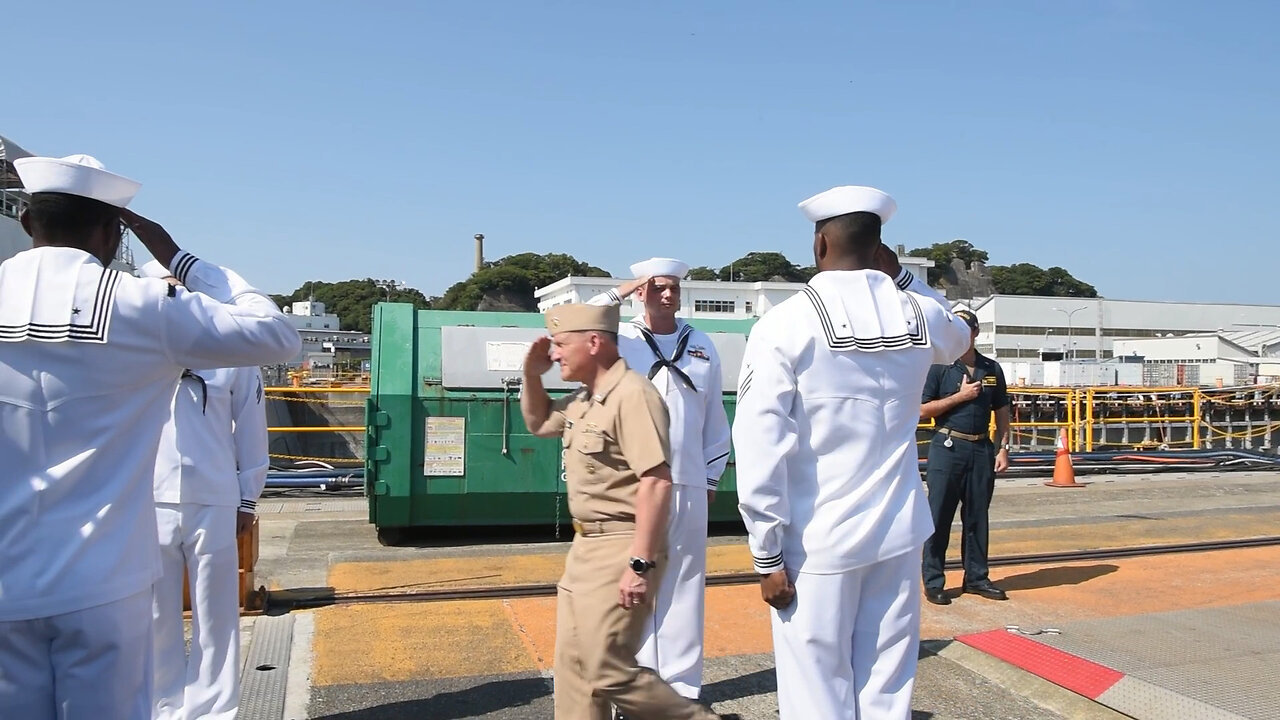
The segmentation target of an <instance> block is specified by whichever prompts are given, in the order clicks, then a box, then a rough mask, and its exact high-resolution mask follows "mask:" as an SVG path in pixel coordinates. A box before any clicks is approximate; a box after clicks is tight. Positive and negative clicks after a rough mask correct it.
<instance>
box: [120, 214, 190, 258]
mask: <svg viewBox="0 0 1280 720" xmlns="http://www.w3.org/2000/svg"><path fill="white" fill-rule="evenodd" d="M120 222H122V223H124V226H125V227H127V228H129V230H130V231H131V232H133V234H134V235H135V236H136V237H137V238H138V240H139V241H140V242H141V243H142V244H143V246H145V247H146V248H147V252H149V253H151V256H152V257H154V258H155V259H156V261H157V262H159V263H160V264H161V265H163V266H165V267H169V264H170V263H172V262H173V258H174V256H175V255H177V254H178V244H177V243H175V242H174V241H173V238H172V237H171V236H170V235H169V231H168V230H165V229H164V228H163V227H161V226H160V224H159V223H156V222H152V221H150V220H148V219H146V218H144V217H142V216H141V215H139V214H138V213H136V212H134V211H132V210H129V209H127V208H120Z"/></svg>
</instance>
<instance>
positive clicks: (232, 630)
mask: <svg viewBox="0 0 1280 720" xmlns="http://www.w3.org/2000/svg"><path fill="white" fill-rule="evenodd" d="M141 272H142V275H143V276H144V277H155V278H161V279H163V280H165V281H166V282H168V283H170V284H172V285H181V283H179V282H178V279H177V278H175V277H173V276H172V275H170V274H169V271H168V270H167V269H166V268H165V267H164V266H163V265H161V264H160V263H158V262H155V261H152V262H149V263H147V264H146V265H144V266H142V268H141ZM175 390H176V391H175V393H174V396H173V407H172V410H171V412H170V416H169V421H168V422H166V423H165V426H164V430H163V432H162V433H161V435H160V448H159V450H158V452H157V454H156V468H155V486H154V487H155V501H156V524H157V525H158V526H159V529H160V559H161V568H162V574H161V576H160V579H159V580H157V581H156V584H155V586H154V587H153V588H152V593H153V602H152V616H153V617H154V618H155V629H154V633H155V653H156V654H155V674H154V677H155V688H154V695H155V703H154V706H153V708H152V713H151V717H152V719H153V720H184V719H185V718H207V719H209V720H234V718H235V716H236V710H237V708H238V706H239V703H240V601H239V587H240V578H239V554H238V552H237V549H238V543H237V542H236V541H237V539H238V538H239V537H241V536H242V535H245V534H246V533H248V532H249V531H250V530H251V529H252V527H253V520H254V512H255V510H256V508H257V505H258V496H259V495H261V494H262V488H263V487H264V486H265V485H266V482H267V470H268V468H269V466H270V458H269V457H268V455H267V413H266V405H265V404H264V402H263V392H262V372H261V371H260V370H259V369H258V368H257V367H252V366H250V367H238V368H217V369H207V370H204V369H197V370H184V371H183V373H182V379H181V380H180V381H179V383H178V386H177V388H176V389H175ZM184 568H185V569H184ZM184 577H186V578H188V582H189V585H190V588H191V657H190V659H188V657H187V651H186V640H185V638H184V636H183V623H182V580H183V578H184Z"/></svg>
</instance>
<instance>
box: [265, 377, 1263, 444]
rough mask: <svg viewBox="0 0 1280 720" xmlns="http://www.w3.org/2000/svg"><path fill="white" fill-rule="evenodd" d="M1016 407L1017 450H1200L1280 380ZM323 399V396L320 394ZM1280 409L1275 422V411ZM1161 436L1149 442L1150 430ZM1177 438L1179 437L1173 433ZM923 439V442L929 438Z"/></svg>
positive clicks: (351, 390) (1108, 392)
mask: <svg viewBox="0 0 1280 720" xmlns="http://www.w3.org/2000/svg"><path fill="white" fill-rule="evenodd" d="M1008 392H1009V396H1010V400H1011V406H1010V423H1009V435H1010V437H1009V440H1008V442H1009V443H1010V444H1011V445H1013V446H1014V447H1015V448H1018V447H1022V448H1029V449H1035V448H1052V447H1053V446H1054V445H1055V444H1056V442H1057V439H1058V436H1059V434H1060V433H1061V432H1062V430H1063V429H1065V430H1066V431H1067V443H1068V445H1067V447H1068V449H1069V450H1071V451H1073V452H1075V451H1081V450H1083V451H1086V452H1092V451H1094V450H1097V449H1102V448H1107V447H1112V448H1115V447H1120V448H1125V449H1135V450H1137V449H1141V448H1144V447H1153V446H1161V447H1188V448H1192V449H1201V448H1202V447H1204V446H1205V445H1207V444H1208V443H1209V442H1211V441H1214V440H1217V441H1221V442H1232V441H1238V442H1240V443H1241V444H1243V443H1245V442H1247V441H1252V440H1257V439H1265V438H1267V437H1268V436H1271V435H1273V434H1274V433H1277V432H1280V407H1276V406H1277V404H1278V403H1280V384H1275V385H1257V386H1246V387H1226V388H1200V387H1143V386H1117V387H1106V386H1102V387H1080V388H1074V387H1031V386H1024V385H1019V386H1014V387H1010V388H1008ZM264 393H265V395H266V397H268V398H269V399H272V400H278V401H283V402H292V403H313V404H322V405H327V406H331V407H340V406H345V407H357V406H363V405H364V400H363V399H358V398H352V399H350V400H343V399H339V398H335V397H333V396H334V395H338V396H353V395H362V394H363V395H367V394H368V393H369V388H368V387H367V386H355V387H351V386H328V387H321V386H309V385H308V386H302V387H268V388H265V389H264ZM320 396H325V397H323V398H322V397H320ZM1206 406H1207V407H1210V408H1213V409H1215V410H1216V409H1221V408H1226V409H1228V410H1229V411H1231V410H1235V411H1237V412H1239V411H1241V410H1242V409H1243V410H1244V411H1249V410H1250V409H1252V408H1259V409H1260V410H1262V409H1265V410H1263V411H1264V412H1265V415H1264V417H1260V418H1254V417H1249V418H1248V419H1247V420H1244V421H1240V420H1230V421H1227V423H1226V424H1228V425H1230V427H1227V428H1225V429H1224V428H1223V427H1220V426H1219V425H1218V424H1215V422H1214V420H1213V418H1211V417H1209V416H1208V415H1207V414H1206V412H1205V408H1206ZM1272 407H1276V412H1275V420H1274V421H1273V420H1272V419H1271V408H1272ZM1121 426H1128V427H1129V428H1131V429H1135V430H1137V431H1141V432H1144V433H1146V435H1147V436H1148V437H1147V438H1144V439H1141V440H1134V441H1130V440H1124V441H1119V442H1118V441H1116V440H1115V439H1114V433H1112V435H1111V437H1110V438H1109V437H1108V430H1109V429H1110V428H1115V427H1121ZM934 427H935V423H934V421H933V420H932V419H929V420H921V421H920V424H919V426H918V428H919V429H920V430H930V429H932V428H934ZM268 430H269V431H270V432H273V433H324V432H347V433H361V432H364V430H365V428H364V426H336V425H328V426H288V427H270V428H268ZM990 430H991V434H992V436H993V437H994V435H995V421H994V418H993V419H992V422H991V428H990ZM1153 431H1154V432H1155V434H1157V435H1158V436H1159V438H1158V439H1150V436H1151V434H1152V432H1153ZM1175 431H1176V434H1177V435H1178V436H1179V437H1178V439H1175V438H1174V437H1173V435H1174V434H1175ZM927 442H928V440H921V441H920V443H921V444H923V443H927ZM272 457H276V458H281V459H307V460H320V461H340V462H350V461H351V458H313V457H307V458H301V457H299V456H291V455H274V454H273V455H272Z"/></svg>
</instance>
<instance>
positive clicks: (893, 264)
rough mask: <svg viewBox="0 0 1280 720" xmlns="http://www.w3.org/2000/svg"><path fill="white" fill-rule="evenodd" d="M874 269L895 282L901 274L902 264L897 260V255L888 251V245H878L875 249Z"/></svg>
mask: <svg viewBox="0 0 1280 720" xmlns="http://www.w3.org/2000/svg"><path fill="white" fill-rule="evenodd" d="M875 268H876V269H877V270H879V271H880V272H882V273H884V274H885V275H888V276H889V277H891V278H894V279H895V280H896V279H897V278H898V274H899V273H901V272H902V263H901V262H900V261H899V260H898V254H897V253H895V252H894V251H892V250H890V249H889V246H888V245H885V244H884V243H880V246H879V247H877V248H876V255H875Z"/></svg>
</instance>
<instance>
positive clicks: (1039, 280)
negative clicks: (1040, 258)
mask: <svg viewBox="0 0 1280 720" xmlns="http://www.w3.org/2000/svg"><path fill="white" fill-rule="evenodd" d="M991 281H992V282H993V283H994V284H995V289H996V292H997V293H1000V294H1001V295H1048V296H1054V297H1087V298H1093V297H1098V291H1097V289H1095V288H1094V287H1093V286H1092V285H1090V284H1089V283H1086V282H1083V281H1081V280H1078V279H1076V278H1075V277H1074V276H1072V275H1071V273H1069V272H1067V271H1066V270H1065V269H1063V268H1060V267H1056V266H1055V267H1051V268H1049V269H1048V270H1044V269H1041V268H1040V267H1039V266H1036V265H1032V264H1031V263H1017V264H1014V265H1008V266H1005V265H993V266H992V267H991Z"/></svg>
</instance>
